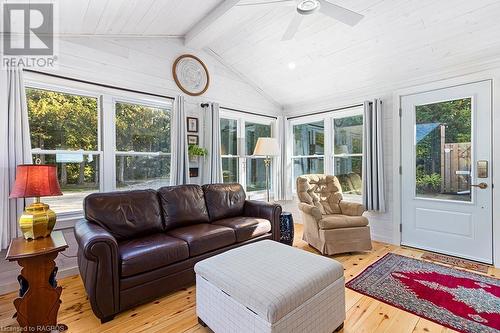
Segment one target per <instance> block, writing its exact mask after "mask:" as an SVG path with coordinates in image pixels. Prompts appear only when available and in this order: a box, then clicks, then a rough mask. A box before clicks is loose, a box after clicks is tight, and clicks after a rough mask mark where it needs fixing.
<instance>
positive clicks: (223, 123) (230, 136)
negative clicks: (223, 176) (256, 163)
mask: <svg viewBox="0 0 500 333" xmlns="http://www.w3.org/2000/svg"><path fill="white" fill-rule="evenodd" d="M220 131H221V132H220V134H221V155H238V121H237V120H234V119H221V120H220Z"/></svg>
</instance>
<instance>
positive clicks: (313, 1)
mask: <svg viewBox="0 0 500 333" xmlns="http://www.w3.org/2000/svg"><path fill="white" fill-rule="evenodd" d="M319 7H320V3H319V1H318V0H301V1H300V2H299V3H298V4H297V12H298V13H299V14H302V15H310V14H313V13H314V12H316V11H317V10H318V9H319Z"/></svg>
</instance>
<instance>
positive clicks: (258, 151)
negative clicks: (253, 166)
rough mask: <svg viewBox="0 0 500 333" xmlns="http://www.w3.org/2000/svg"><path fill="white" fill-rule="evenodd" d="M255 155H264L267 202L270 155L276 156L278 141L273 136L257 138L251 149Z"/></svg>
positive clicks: (278, 151) (277, 153) (278, 150)
mask: <svg viewBox="0 0 500 333" xmlns="http://www.w3.org/2000/svg"><path fill="white" fill-rule="evenodd" d="M253 154H254V155H255V156H265V157H266V158H265V159H264V165H265V166H266V190H267V202H269V167H270V166H271V156H278V155H279V154H280V149H279V146H278V141H276V139H275V138H259V139H258V140H257V144H256V145H255V149H254V151H253Z"/></svg>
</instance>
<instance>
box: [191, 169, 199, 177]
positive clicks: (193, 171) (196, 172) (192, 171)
mask: <svg viewBox="0 0 500 333" xmlns="http://www.w3.org/2000/svg"><path fill="white" fill-rule="evenodd" d="M198 170H199V169H198V168H189V177H192V178H196V177H198V174H199V171H198Z"/></svg>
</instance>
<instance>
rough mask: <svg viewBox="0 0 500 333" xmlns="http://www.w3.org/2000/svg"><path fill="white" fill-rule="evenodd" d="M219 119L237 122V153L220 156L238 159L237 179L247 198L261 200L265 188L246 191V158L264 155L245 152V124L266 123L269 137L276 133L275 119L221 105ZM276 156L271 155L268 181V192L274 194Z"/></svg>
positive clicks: (264, 196) (263, 197) (256, 157)
mask: <svg viewBox="0 0 500 333" xmlns="http://www.w3.org/2000/svg"><path fill="white" fill-rule="evenodd" d="M220 119H229V120H235V121H236V123H237V125H236V126H237V131H236V132H237V137H236V140H237V155H221V157H222V158H237V159H238V176H237V181H238V182H239V183H240V184H241V185H242V186H243V188H244V189H245V192H246V193H247V196H248V198H249V199H256V200H262V199H265V198H266V196H267V194H266V193H267V191H266V190H260V191H247V173H246V171H247V168H246V164H247V159H262V160H263V159H265V156H255V155H253V154H247V153H246V135H245V134H246V133H245V124H246V123H254V124H260V125H267V126H270V127H271V137H273V138H276V133H277V129H276V126H277V119H275V118H274V117H273V118H271V117H266V116H258V115H252V114H246V113H243V112H237V111H232V110H228V109H225V108H223V107H221V108H220ZM275 161H276V158H275V157H271V168H270V174H269V181H270V189H269V191H270V193H271V195H272V196H274V185H273V184H274V181H273V180H274V175H275V174H276V170H277V169H276V167H277V165H276V164H277V163H276V162H275Z"/></svg>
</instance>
